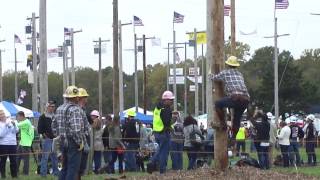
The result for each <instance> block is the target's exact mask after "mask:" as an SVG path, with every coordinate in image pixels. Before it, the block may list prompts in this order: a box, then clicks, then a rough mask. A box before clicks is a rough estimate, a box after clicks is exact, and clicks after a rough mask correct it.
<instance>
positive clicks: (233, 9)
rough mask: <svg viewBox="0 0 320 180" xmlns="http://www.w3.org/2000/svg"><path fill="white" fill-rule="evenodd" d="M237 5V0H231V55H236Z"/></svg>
mask: <svg viewBox="0 0 320 180" xmlns="http://www.w3.org/2000/svg"><path fill="white" fill-rule="evenodd" d="M235 13H236V5H235V0H231V16H230V18H231V55H233V56H235V55H236V15H235Z"/></svg>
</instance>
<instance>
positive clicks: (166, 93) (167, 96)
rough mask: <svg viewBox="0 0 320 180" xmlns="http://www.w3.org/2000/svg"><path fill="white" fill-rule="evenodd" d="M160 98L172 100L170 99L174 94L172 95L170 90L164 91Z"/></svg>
mask: <svg viewBox="0 0 320 180" xmlns="http://www.w3.org/2000/svg"><path fill="white" fill-rule="evenodd" d="M162 99H163V100H166V99H170V100H172V99H174V95H173V93H172V92H171V91H165V92H163V94H162Z"/></svg>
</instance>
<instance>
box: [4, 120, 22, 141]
mask: <svg viewBox="0 0 320 180" xmlns="http://www.w3.org/2000/svg"><path fill="white" fill-rule="evenodd" d="M18 132H19V128H18V127H17V125H15V126H14V125H13V124H12V122H11V119H7V121H6V122H1V121H0V145H17V137H16V134H17V133H18Z"/></svg>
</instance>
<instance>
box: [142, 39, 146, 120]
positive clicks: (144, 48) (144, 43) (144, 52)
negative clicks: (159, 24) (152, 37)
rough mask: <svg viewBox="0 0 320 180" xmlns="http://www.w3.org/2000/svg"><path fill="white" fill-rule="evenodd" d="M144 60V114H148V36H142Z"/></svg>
mask: <svg viewBox="0 0 320 180" xmlns="http://www.w3.org/2000/svg"><path fill="white" fill-rule="evenodd" d="M142 44H143V45H142V46H143V50H142V59H143V113H144V114H147V65H146V36H145V35H143V36H142Z"/></svg>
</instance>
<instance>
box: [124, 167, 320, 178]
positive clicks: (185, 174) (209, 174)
mask: <svg viewBox="0 0 320 180" xmlns="http://www.w3.org/2000/svg"><path fill="white" fill-rule="evenodd" d="M128 179H130V180H189V179H197V180H211V179H217V180H218V179H219V180H301V179H303V180H317V179H319V178H316V177H311V176H307V175H303V174H289V173H280V172H276V171H272V170H268V171H266V170H260V169H256V168H251V167H234V168H232V169H228V170H227V171H225V172H218V171H215V170H213V169H208V168H201V169H198V170H193V171H180V172H177V171H174V172H173V171H171V172H168V173H166V174H165V175H159V173H156V174H152V175H147V176H140V177H130V178H128Z"/></svg>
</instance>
